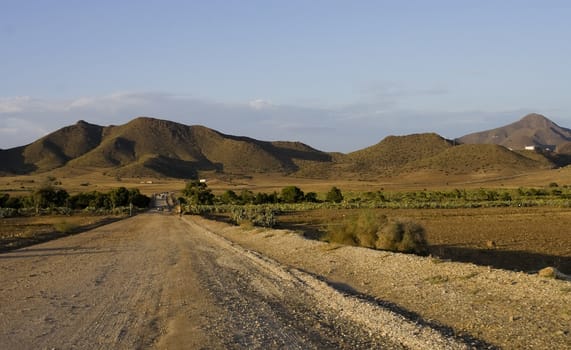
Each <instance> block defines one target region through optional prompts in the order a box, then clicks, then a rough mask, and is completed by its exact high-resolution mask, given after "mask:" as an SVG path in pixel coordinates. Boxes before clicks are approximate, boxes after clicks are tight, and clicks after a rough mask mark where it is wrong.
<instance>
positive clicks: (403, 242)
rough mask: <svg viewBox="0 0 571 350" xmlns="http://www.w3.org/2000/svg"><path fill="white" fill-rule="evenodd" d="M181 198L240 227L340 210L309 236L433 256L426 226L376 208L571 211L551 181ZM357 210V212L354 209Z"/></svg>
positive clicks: (187, 193) (566, 192) (206, 192)
mask: <svg viewBox="0 0 571 350" xmlns="http://www.w3.org/2000/svg"><path fill="white" fill-rule="evenodd" d="M182 193H183V196H182V197H180V198H179V203H180V204H181V208H182V211H183V212H184V213H191V214H199V215H205V216H209V217H212V218H218V219H224V220H227V221H230V222H232V223H234V224H237V225H246V226H260V227H280V217H281V216H291V215H293V214H292V213H300V212H308V211H319V210H328V211H331V210H333V211H337V212H338V213H339V215H334V216H331V215H328V216H327V217H326V218H324V220H323V221H322V222H320V223H318V224H316V225H313V226H314V228H315V229H314V231H317V233H316V232H313V233H310V234H307V233H304V234H305V235H306V236H307V237H311V238H315V239H320V240H323V241H327V242H332V243H339V244H345V245H354V246H362V247H367V248H372V249H382V250H390V251H398V252H405V253H414V254H419V255H426V254H428V253H430V247H429V242H428V239H427V234H426V230H425V228H424V227H423V226H422V225H421V224H420V223H419V222H418V221H417V219H415V218H407V217H401V216H395V217H388V216H387V215H385V214H382V215H381V214H379V213H378V212H377V211H375V210H377V209H395V210H398V209H435V210H437V209H473V208H530V207H554V208H569V207H571V187H569V186H559V185H558V184H557V183H554V182H552V183H549V184H548V185H547V186H545V187H543V188H524V187H520V188H514V189H485V188H480V189H453V190H422V191H408V192H405V191H384V190H382V189H381V190H377V191H369V192H350V193H343V192H342V191H341V189H339V188H338V187H335V186H334V187H332V188H331V189H330V190H329V191H328V192H325V193H319V194H318V193H315V192H308V193H305V192H304V191H303V190H302V189H301V188H299V187H297V186H286V187H284V188H283V189H282V190H281V191H274V192H272V193H263V192H260V193H254V192H252V191H250V190H246V189H244V190H241V191H240V192H238V193H237V192H235V191H232V190H227V191H224V192H222V193H220V194H218V195H215V194H214V193H212V191H211V190H210V189H209V188H208V186H207V185H206V184H205V183H199V182H198V181H194V182H189V183H188V184H187V186H186V188H185V189H184V190H183V191H182ZM351 209H357V210H351Z"/></svg>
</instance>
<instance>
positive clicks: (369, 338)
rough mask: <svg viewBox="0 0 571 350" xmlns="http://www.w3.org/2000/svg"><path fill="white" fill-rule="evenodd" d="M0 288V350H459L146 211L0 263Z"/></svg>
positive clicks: (187, 224) (192, 224) (188, 220)
mask: <svg viewBox="0 0 571 350" xmlns="http://www.w3.org/2000/svg"><path fill="white" fill-rule="evenodd" d="M284 249H287V247H284ZM0 281H1V284H0V348H1V349H42V348H47V349H53V348H55V349H71V348H73V349H111V348H113V349H135V348H148V347H154V348H165V349H166V348H169V349H197V348H260V349H262V348H263V349H265V348H288V349H308V348H350V349H358V348H366V349H370V348H388V349H400V348H464V347H465V346H464V344H462V343H460V342H458V341H457V340H455V339H450V338H447V337H446V336H445V335H442V334H440V333H438V332H437V331H435V330H433V329H430V328H426V327H421V326H420V325H417V324H415V323H414V322H411V321H409V320H407V319H406V318H404V317H403V316H400V315H397V314H394V313H392V312H390V311H388V310H386V309H383V308H382V307H380V306H379V305H375V304H374V303H371V302H367V301H363V300H360V299H358V298H355V297H352V296H349V295H345V294H343V293H342V292H339V291H337V290H335V289H334V288H333V287H331V286H329V285H328V284H326V283H324V282H322V281H320V280H319V279H318V278H315V277H314V276H311V275H309V274H307V273H304V272H302V271H299V270H295V269H291V268H288V267H286V266H283V265H280V264H278V263H277V262H275V261H273V260H270V259H268V258H266V257H264V256H262V255H260V254H257V253H255V252H252V251H248V250H246V249H243V248H242V247H240V246H238V245H236V244H233V243H232V242H230V241H228V240H226V239H224V238H222V237H220V236H218V235H217V234H215V233H213V232H210V231H208V230H207V229H206V228H204V227H202V226H200V225H199V224H197V222H196V221H195V220H194V219H193V218H192V217H185V218H179V217H176V216H171V215H164V214H160V213H159V214H143V215H139V216H136V217H133V218H129V219H126V220H123V221H120V222H116V223H113V224H110V225H107V226H104V227H100V228H98V229H95V230H92V231H89V232H85V233H82V234H78V235H75V236H70V237H66V238H63V239H59V240H55V241H51V242H48V243H45V244H41V245H36V246H33V247H29V248H26V249H21V250H17V251H13V252H10V253H5V254H1V255H0Z"/></svg>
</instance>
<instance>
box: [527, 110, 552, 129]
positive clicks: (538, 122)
mask: <svg viewBox="0 0 571 350" xmlns="http://www.w3.org/2000/svg"><path fill="white" fill-rule="evenodd" d="M520 123H524V124H526V125H528V126H530V127H547V126H549V125H550V124H554V123H553V122H552V121H551V120H549V119H548V118H546V117H545V116H544V115H541V114H538V113H530V114H528V115H526V116H525V117H523V118H521V120H520Z"/></svg>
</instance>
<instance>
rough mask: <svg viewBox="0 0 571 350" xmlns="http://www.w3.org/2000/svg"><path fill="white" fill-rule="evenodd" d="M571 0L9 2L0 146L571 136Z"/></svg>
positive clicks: (0, 56) (326, 146)
mask: <svg viewBox="0 0 571 350" xmlns="http://www.w3.org/2000/svg"><path fill="white" fill-rule="evenodd" d="M569 18H571V2H568V1H549V0H545V1H525V0H520V1H510V0H504V1H485V0H480V1H468V0H466V1H438V0H433V1H405V0H403V1H396V0H395V1H380V0H379V1H297V0H288V1H271V0H267V1H230V0H228V1H168V0H163V1H103V0H100V1H71V0H70V1H58V0H52V1H48V0H36V1H27V0H17V1H10V0H0V148H9V147H14V146H18V145H23V144H26V143H29V142H32V141H33V140H35V139H37V138H38V137H40V136H42V135H44V134H46V133H49V132H51V131H54V130H56V129H58V128H60V127H63V126H66V125H70V124H73V123H75V122H76V121H77V120H80V119H83V120H86V121H88V122H91V123H95V124H100V125H109V124H122V123H125V122H127V121H129V120H130V119H132V118H134V117H136V116H140V115H146V116H154V117H158V118H163V119H169V120H173V121H178V122H181V123H184V124H189V125H193V124H201V125H205V126H208V127H211V128H214V129H216V130H219V131H221V132H224V133H228V134H234V135H244V136H250V137H254V138H258V139H263V140H297V141H302V142H305V143H307V144H310V145H311V146H313V147H316V148H319V149H322V150H325V151H342V152H350V151H353V150H357V149H360V148H363V147H366V146H369V145H372V144H374V143H377V142H378V141H380V140H381V139H382V138H384V137H386V136H388V135H402V134H410V133H416V132H437V133H439V134H441V135H442V136H444V137H448V138H453V137H459V136H462V135H464V134H466V133H470V132H475V131H481V130H484V129H489V128H494V127H498V126H501V125H505V124H507V123H511V122H513V121H515V120H517V119H519V118H521V117H523V116H524V115H525V114H527V113H530V112H538V113H542V114H544V115H546V116H547V117H548V118H550V119H552V120H554V121H555V122H556V123H558V124H560V125H562V126H566V127H571V99H570V98H569V96H568V93H569V91H571V89H570V88H571V65H570V64H569V62H571V41H570V40H569V38H570V37H571V21H569Z"/></svg>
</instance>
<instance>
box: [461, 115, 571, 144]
mask: <svg viewBox="0 0 571 350" xmlns="http://www.w3.org/2000/svg"><path fill="white" fill-rule="evenodd" d="M458 141H460V142H461V143H468V144H497V145H502V146H505V147H508V148H511V149H514V150H522V149H524V148H525V147H526V146H536V147H538V148H540V149H546V148H547V149H550V150H552V151H556V150H558V148H560V147H562V146H563V145H564V144H566V143H568V142H571V130H570V129H566V128H563V127H560V126H559V125H557V124H555V123H554V122H552V121H551V120H549V119H547V118H546V117H544V116H543V115H541V114H535V113H534V114H528V115H526V116H525V117H523V118H522V119H521V120H519V121H517V122H515V123H512V124H509V125H505V126H502V127H499V128H496V129H492V130H486V131H481V132H477V133H473V134H468V135H465V136H462V137H461V138H459V139H458Z"/></svg>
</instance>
